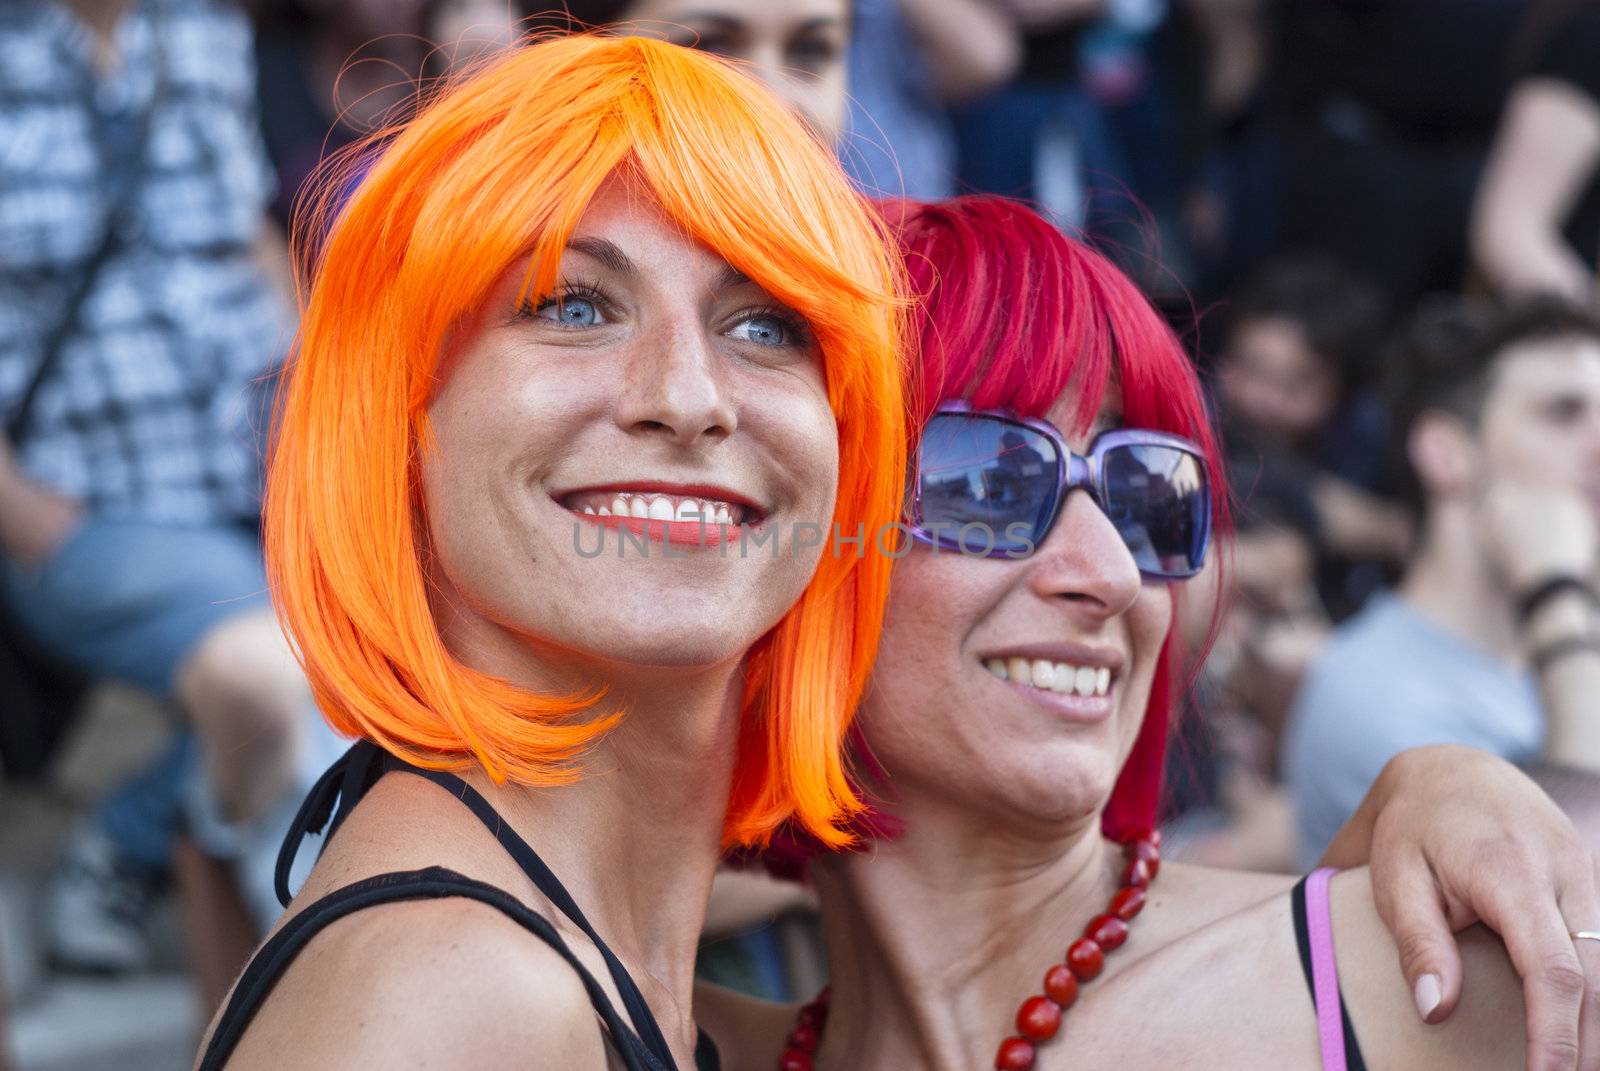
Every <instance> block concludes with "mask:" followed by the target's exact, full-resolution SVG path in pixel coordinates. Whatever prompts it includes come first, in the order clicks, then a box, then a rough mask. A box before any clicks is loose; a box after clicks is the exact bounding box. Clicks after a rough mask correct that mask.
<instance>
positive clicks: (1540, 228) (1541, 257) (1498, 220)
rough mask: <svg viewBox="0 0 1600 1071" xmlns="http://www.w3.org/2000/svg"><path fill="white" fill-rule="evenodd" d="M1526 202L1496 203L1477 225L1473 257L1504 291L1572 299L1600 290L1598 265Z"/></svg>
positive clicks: (1589, 296)
mask: <svg viewBox="0 0 1600 1071" xmlns="http://www.w3.org/2000/svg"><path fill="white" fill-rule="evenodd" d="M1530 207H1532V206H1529V205H1525V204H1508V205H1504V206H1501V205H1491V206H1488V207H1486V209H1485V211H1486V212H1487V213H1488V216H1487V218H1485V219H1483V220H1481V221H1480V222H1478V223H1477V224H1476V225H1475V226H1474V227H1473V228H1472V253H1473V259H1474V260H1475V261H1476V262H1477V264H1478V266H1479V267H1480V268H1481V269H1482V270H1483V272H1484V274H1485V275H1487V276H1488V278H1489V282H1490V284H1491V285H1492V286H1493V287H1494V288H1495V289H1496V290H1497V291H1499V292H1500V293H1503V294H1512V295H1517V294H1538V293H1554V294H1560V295H1561V296H1563V297H1566V298H1569V299H1571V300H1573V301H1579V302H1588V301H1591V300H1593V299H1594V298H1595V296H1596V289H1595V288H1596V285H1597V284H1596V279H1595V273H1594V270H1593V269H1592V268H1591V267H1590V266H1589V265H1587V264H1585V263H1584V261H1583V258H1582V257H1580V256H1579V255H1578V254H1577V251H1576V250H1574V249H1573V248H1572V247H1571V246H1570V245H1568V244H1567V241H1566V238H1565V237H1564V236H1563V235H1562V234H1561V232H1560V230H1559V229H1558V228H1557V227H1556V226H1555V225H1554V223H1553V221H1551V220H1549V219H1547V218H1542V217H1533V218H1530V217H1532V213H1530V211H1529V209H1530Z"/></svg>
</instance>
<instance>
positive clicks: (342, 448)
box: [265, 35, 907, 846]
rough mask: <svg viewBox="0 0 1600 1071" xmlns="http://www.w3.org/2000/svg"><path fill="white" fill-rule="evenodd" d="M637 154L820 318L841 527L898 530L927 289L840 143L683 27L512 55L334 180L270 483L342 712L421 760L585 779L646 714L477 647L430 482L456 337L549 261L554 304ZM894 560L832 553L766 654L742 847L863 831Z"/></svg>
mask: <svg viewBox="0 0 1600 1071" xmlns="http://www.w3.org/2000/svg"><path fill="white" fill-rule="evenodd" d="M373 158H375V159H376V162H375V163H373V164H372V165H371V168H370V170H369V171H367V172H366V173H365V174H364V175H359V163H358V162H359V161H360V160H363V159H373ZM619 167H628V168H631V169H632V170H633V173H634V174H635V175H636V176H637V177H638V178H639V179H640V180H641V181H642V182H643V183H644V184H645V185H646V186H647V187H648V188H649V189H650V190H651V191H652V192H653V194H654V196H655V198H656V200H657V201H658V203H659V205H660V207H661V209H662V211H664V212H665V213H666V214H667V215H668V216H669V217H671V218H672V219H674V220H675V221H676V222H677V223H678V224H679V225H680V226H682V227H684V228H685V230H686V231H687V232H688V233H689V234H690V235H692V236H693V237H694V238H695V239H696V240H698V241H700V242H702V243H703V244H705V245H706V246H707V247H709V248H710V249H713V250H715V251H716V252H717V253H718V254H719V255H721V256H722V257H723V258H724V259H726V260H727V261H728V262H729V263H730V264H732V265H733V266H734V267H735V268H737V269H739V270H740V271H742V272H744V273H745V274H746V275H748V276H749V277H750V278H751V279H753V280H755V281H756V282H757V283H759V284H760V285H761V286H763V287H765V288H766V289H767V290H768V291H769V292H770V293H772V294H773V296H774V297H776V298H777V299H778V300H780V301H782V302H784V303H785V304H787V305H789V306H790V307H792V308H794V309H795V310H796V311H797V312H799V313H800V314H801V315H803V316H804V317H805V318H806V319H807V321H808V322H809V324H810V325H811V327H812V329H813V330H814V331H815V333H816V335H817V338H818V341H819V344H820V348H821V350H822V354H823V362H824V367H825V375H826V380H827V386H828V396H829V400H830V402H831V404H832V406H833V410H834V413H835V415H836V417H837V419H838V434H839V447H840V450H839V453H840V474H839V492H838V498H837V503H836V507H835V514H834V520H835V522H836V523H837V524H838V525H839V528H840V529H841V530H843V531H844V532H846V533H854V532H855V531H856V530H857V526H858V525H862V524H864V525H865V526H866V530H867V532H868V533H873V532H876V531H878V530H879V529H880V528H881V527H882V526H884V525H887V524H889V523H890V522H892V521H895V520H897V519H898V518H899V515H900V510H901V502H902V494H903V482H904V473H905V457H906V434H907V433H906V420H905V411H904V403H903V400H902V370H901V354H902V353H903V348H902V339H903V332H904V324H903V313H904V305H905V302H904V299H903V296H902V295H903V294H904V293H905V289H904V287H903V285H902V284H901V281H900V268H899V260H898V257H897V255H896V254H895V252H894V247H893V246H892V244H890V242H889V240H888V239H887V238H886V236H885V233H884V231H883V229H882V227H881V225H880V224H879V223H878V222H877V221H876V217H875V215H874V214H873V213H872V211H871V209H870V206H869V205H868V204H867V202H866V201H865V200H864V199H863V198H862V197H861V196H859V195H858V194H857V193H856V192H855V191H853V190H852V189H851V187H850V186H849V184H848V182H847V180H846V179H845V177H844V176H843V174H842V173H841V172H840V170H839V168H838V166H837V165H836V164H835V162H834V159H833V155H832V153H831V152H830V151H829V150H828V148H827V147H826V146H824V145H823V144H821V143H820V142H819V141H818V140H817V139H816V138H815V137H814V136H813V135H812V134H811V133H809V132H808V131H807V130H806V129H805V128H804V127H803V125H802V124H801V122H800V121H799V120H797V119H795V118H794V117H793V116H791V115H790V114H789V113H788V112H787V110H786V109H785V108H784V107H783V105H782V104H781V103H779V102H778V101H777V100H776V99H775V98H773V97H772V96H770V95H769V94H768V93H767V91H766V90H765V89H763V88H762V87H761V86H759V85H758V84H757V83H756V82H755V81H754V80H752V79H750V78H748V77H746V76H745V75H743V74H741V73H739V72H738V71H736V70H735V69H733V68H732V67H731V66H730V65H728V64H726V63H724V62H722V61H720V60H716V59H714V58H712V57H709V56H706V55H704V54H702V53H697V52H693V51H690V50H688V49H684V48H680V47H676V46H673V45H668V44H665V43H663V42H660V41H655V40H650V39H645V38H623V37H605V36H597V35H580V36H570V37H562V38H556V39H550V40H543V41H538V42H535V43H533V44H530V45H528V46H526V47H523V48H521V49H519V50H517V51H515V52H512V53H510V54H508V55H506V56H504V57H502V58H499V59H497V60H495V61H493V62H491V63H489V64H487V65H485V66H484V67H482V68H481V69H479V70H478V71H477V72H475V73H473V74H471V75H470V76H467V77H465V78H464V79H462V80H461V81H459V82H458V83H456V84H454V85H452V86H449V87H447V89H446V90H445V92H443V93H442V95H440V96H439V97H438V98H437V99H435V100H434V101H433V102H432V103H431V104H429V105H428V106H427V107H426V108H424V109H423V110H421V111H420V112H419V113H417V115H416V116H415V118H413V119H411V120H410V121H408V122H406V123H404V124H400V125H398V126H396V127H394V128H392V129H390V130H387V131H383V132H381V133H380V134H378V135H377V136H375V137H373V138H371V139H369V140H368V141H367V142H366V144H365V146H364V147H363V149H361V150H358V151H357V152H356V153H354V154H351V155H349V156H347V157H345V158H344V162H343V164H342V165H341V166H340V167H335V168H331V169H329V170H327V171H326V172H324V174H323V175H322V176H321V183H322V187H321V188H322V193H321V202H320V204H321V210H320V211H316V210H313V211H312V212H311V213H309V214H308V215H306V216H304V217H303V219H304V222H305V223H306V226H305V227H304V228H303V229H302V230H301V232H300V233H299V235H298V238H299V239H300V241H298V242H297V245H298V246H300V247H302V248H316V249H317V251H318V255H319V262H318V264H317V265H316V266H315V268H314V270H313V271H312V272H311V273H310V275H311V278H310V280H309V282H308V283H305V284H303V285H302V293H303V301H302V304H303V306H304V307H303V315H302V321H301V329H300V335H299V338H298V344H297V348H296V354H295V357H294V360H293V362H292V364H291V366H290V370H289V373H288V376H287V380H286V383H285V385H284V388H283V390H282V391H281V393H280V398H279V412H278V422H277V439H276V444H275V447H274V450H273V454H272V459H271V467H270V471H269V476H268V490H267V500H266V520H265V524H266V553H267V565H268V570H269V575H270V578H271V583H272V589H273V593H274V596H275V598H276V600H277V604H278V608H279V610H280V612H281V615H282V618H283V621H284V623H285V628H286V629H287V631H288V633H289V635H290V637H291V639H292V640H293V641H294V644H295V646H296V648H297V650H298V652H299V656H300V658H301V660H302V662H303V664H304V666H305V670H306V673H307V676H308V677H309V679H310V682H311V686H312V689H313V691H314V693H315V696H316V699H317V702H318V704H319V706H320V707H321V708H322V710H323V712H324V713H325V715H326V716H327V718H328V720H329V721H330V722H331V723H332V724H333V726H334V727H335V728H336V729H338V730H340V731H341V732H344V733H347V734H351V735H356V736H362V737H366V738H369V739H371V740H374V741H376V742H377V743H379V744H380V745H382V746H383V747H385V748H388V749H390V750H391V751H393V752H394V753H395V754H398V755H401V756H403V757H405V758H406V759H408V760H409V761H411V762H414V763H417V764H418V765H423V766H431V767H435V768H446V769H451V768H461V767H463V766H466V765H468V764H470V763H472V762H477V763H479V764H481V765H482V767H483V768H484V769H485V770H486V771H487V772H488V773H489V775H490V776H491V777H493V778H495V779H496V780H497V781H499V780H504V779H510V780H512V781H514V782H517V783H520V784H526V785H536V786H538V785H559V784H565V783H570V782H572V781H573V780H575V779H577V778H578V777H579V776H581V758H582V756H583V754H584V752H585V749H586V748H587V747H589V746H590V745H591V744H593V743H594V742H595V741H596V740H597V739H598V738H599V737H600V736H601V735H602V734H604V733H605V732H606V731H607V730H608V729H609V728H610V727H611V726H612V725H613V724H615V721H616V719H617V718H618V717H622V716H625V715H611V716H608V717H596V716H594V713H593V710H592V708H593V706H594V704H595V702H596V700H597V695H596V694H591V695H587V696H546V695H538V694H532V693H529V692H526V691H523V690H521V689H518V688H515V687H513V686H512V685H510V684H509V683H507V682H505V681H503V680H499V679H496V678H493V677H490V676H487V675H485V674H482V673H478V672H476V671H473V670H471V669H468V668H467V667H466V666H464V665H462V664H461V663H460V662H458V661H457V660H456V659H455V658H453V657H452V656H451V654H450V653H449V652H448V651H447V650H446V649H445V646H444V644H443V642H442V640H441V638H440V635H439V632H438V630H437V629H436V627H435V625H434V621H433V618H432V615H431V613H430V611H429V604H428V596H427V590H426V580H425V574H424V571H423V565H422V560H421V555H422V553H423V550H424V548H423V547H422V545H421V544H420V542H419V539H418V536H417V531H418V527H417V525H416V524H415V517H416V508H417V503H416V500H415V497H414V488H415V486H416V472H415V463H416V457H417V454H418V451H419V450H421V449H426V448H427V444H428V443H429V441H430V438H429V428H428V421H427V412H426V405H427V402H428V400H429V398H430V396H431V394H432V391H433V389H434V387H435V386H436V383H435V372H436V365H437V361H438V357H439V353H440V350H441V347H442V345H443V343H444V339H445V336H446V332H447V331H448V330H449V329H450V327H451V326H452V325H453V324H455V323H457V322H459V321H461V320H462V319H463V318H464V317H467V316H469V315H470V314H471V313H473V312H474V311H475V310H476V309H477V308H478V306H479V305H481V303H482V302H483V301H484V300H485V299H486V297H487V295H488V294H489V292H490V290H491V288H492V286H493V284H494V283H495V281H496V280H497V279H498V278H499V277H500V276H501V275H502V274H503V273H504V272H505V271H506V269H507V268H508V267H509V266H510V265H511V264H513V263H514V262H515V261H516V260H517V259H518V258H519V257H521V256H525V255H526V254H527V253H528V251H529V250H530V249H532V251H533V254H534V256H533V269H532V276H531V278H530V280H529V283H528V285H529V287H530V293H531V294H532V295H533V296H535V297H539V296H543V295H545V294H547V293H549V292H550V290H551V289H552V288H553V286H554V282H555V274H556V270H557V267H558V262H559V259H560V254H561V251H562V250H563V249H564V247H565V245H566V242H567V238H568V236H569V235H570V233H571V232H572V230H573V227H574V225H575V224H576V223H577V221H578V219H579V217H580V216H581V215H582V214H583V212H584V209H585V207H586V206H587V205H588V203H589V201H590V200H591V198H592V197H593V196H594V195H595V193H596V191H597V190H598V189H599V188H600V186H601V185H602V183H604V181H605V180H606V179H607V178H608V177H609V176H610V175H611V174H613V173H614V172H615V171H616V170H617V169H618V168H619ZM357 175H359V183H358V184H357V185H356V186H355V189H354V193H353V195H352V196H351V197H350V200H349V202H348V203H347V204H346V205H345V206H344V207H342V208H336V206H337V204H338V196H339V192H340V190H341V189H348V188H349V184H350V183H351V182H352V181H353V179H354V176H357ZM329 218H332V220H333V222H332V225H331V228H329V230H328V232H327V235H326V237H325V238H322V239H320V240H317V239H316V236H319V235H321V233H322V224H323V222H324V221H325V220H327V219H329ZM869 538H870V537H869ZM892 564H893V563H892V562H891V561H890V560H888V559H887V558H885V557H884V556H882V555H880V554H878V553H875V552H874V551H873V550H872V549H871V548H870V544H869V549H868V552H867V553H866V554H865V556H864V557H860V558H858V557H857V556H856V554H855V553H854V551H853V549H852V548H848V547H847V548H845V553H844V554H843V555H842V556H841V555H834V554H832V553H825V554H824V556H823V559H822V563H821V565H820V566H819V568H818V570H817V573H816V575H815V577H814V578H813V579H812V582H811V583H810V585H809V586H808V588H807V589H806V591H805V594H804V595H803V597H802V598H801V599H800V602H799V603H798V604H797V605H796V606H795V607H794V608H793V609H791V610H790V611H789V613H788V614H787V615H786V616H785V617H784V618H783V620H782V621H781V622H780V623H779V624H778V625H777V626H776V627H775V628H774V629H773V630H772V631H771V632H770V633H768V634H767V635H766V636H765V637H763V638H762V639H761V640H760V642H759V643H758V644H757V645H756V647H755V649H754V650H753V651H752V652H751V655H750V657H749V659H748V661H747V674H746V685H745V695H744V712H743V713H744V719H743V723H742V724H743V729H742V735H741V740H740V745H739V748H740V753H739V757H738V764H737V768H736V772H735V780H734V789H733V794H732V799H731V800H730V811H729V815H728V819H727V825H726V827H725V839H726V841H727V842H728V843H729V844H730V845H731V844H740V845H758V844H761V843H764V842H765V841H766V839H767V837H768V836H769V835H770V833H771V831H772V830H773V829H774V828H775V827H776V826H777V825H779V824H780V823H781V822H783V821H785V820H786V819H789V818H791V817H792V818H794V819H796V820H798V821H799V822H800V823H802V824H803V825H804V826H805V827H806V828H807V829H808V830H810V831H811V832H812V833H813V834H814V835H816V836H817V837H819V838H820V839H822V840H823V841H824V842H826V843H827V844H829V845H830V846H840V845H843V844H845V843H847V842H848V840H849V836H848V834H846V833H844V832H843V831H842V830H841V825H842V824H843V823H844V822H846V821H847V820H848V819H849V817H850V816H851V815H852V814H854V813H856V812H858V811H859V810H860V808H861V803H860V801H859V800H858V799H857V797H856V795H855V793H854V791H853V789H852V788H851V785H850V781H849V779H848V777H847V775H846V770H845V766H844V757H843V755H844V740H845V734H846V730H847V727H848V725H849V722H850V719H851V717H852V716H853V714H854V710H855V707H856V704H857V702H858V701H859V699H860V697H861V693H862V689H863V688H864V686H865V683H866V680H867V676H868V672H869V670H870V666H871V662H872V656H873V653H874V651H875V649H876V646H877V641H878V635H879V629H880V624H881V618H882V614H883V609H884V604H885V600H886V598H887V593H888V585H889V574H890V569H891V566H892ZM597 691H598V690H597Z"/></svg>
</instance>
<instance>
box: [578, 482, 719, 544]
mask: <svg viewBox="0 0 1600 1071" xmlns="http://www.w3.org/2000/svg"><path fill="white" fill-rule="evenodd" d="M660 493H661V494H666V493H667V492H665V491H663V492H660ZM573 516H574V517H577V518H578V519H579V520H580V521H588V522H589V523H590V524H598V525H600V526H601V527H602V528H626V529H627V530H628V531H630V532H632V533H633V534H634V535H642V536H644V537H645V538H646V539H649V540H651V541H652V542H655V543H671V544H672V545H673V546H678V547H718V546H721V545H722V544H724V543H732V542H734V541H735V540H737V539H738V538H739V537H740V536H742V535H743V534H744V529H743V528H742V527H740V526H738V525H732V524H706V523H705V522H703V521H658V520H653V519H651V518H648V517H618V516H615V515H613V516H610V517H601V516H599V515H597V514H592V513H574V514H573Z"/></svg>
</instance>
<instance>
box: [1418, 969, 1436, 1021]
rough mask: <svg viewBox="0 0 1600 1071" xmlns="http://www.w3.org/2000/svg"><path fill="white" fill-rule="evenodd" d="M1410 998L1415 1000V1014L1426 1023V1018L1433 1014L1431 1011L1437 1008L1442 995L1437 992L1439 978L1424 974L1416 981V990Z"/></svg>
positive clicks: (1434, 975)
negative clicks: (1412, 997)
mask: <svg viewBox="0 0 1600 1071" xmlns="http://www.w3.org/2000/svg"><path fill="white" fill-rule="evenodd" d="M1412 996H1414V997H1416V1000H1417V1014H1418V1015H1420V1016H1422V1018H1423V1021H1424V1022H1426V1021H1427V1018H1428V1016H1430V1015H1432V1014H1433V1009H1435V1008H1437V1007H1438V1006H1439V1001H1440V1000H1441V999H1443V998H1442V995H1441V994H1440V992H1439V976H1438V975H1437V974H1424V975H1423V976H1422V977H1421V978H1418V979H1417V986H1416V989H1415V990H1413V991H1412Z"/></svg>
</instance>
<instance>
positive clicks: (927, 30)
mask: <svg viewBox="0 0 1600 1071" xmlns="http://www.w3.org/2000/svg"><path fill="white" fill-rule="evenodd" d="M900 13H901V15H902V16H903V17H904V18H905V20H906V26H907V27H908V28H909V29H910V30H911V33H912V36H913V37H915V38H916V41H917V44H918V45H920V46H921V47H922V51H923V56H924V58H925V60H926V61H927V65H928V71H929V73H930V74H931V75H932V76H933V90H934V92H935V93H937V94H938V96H939V99H940V100H944V101H960V100H967V99H969V98H972V97H976V96H979V95H980V94H982V93H984V92H985V91H987V90H990V89H993V88H994V87H995V86H998V85H1001V84H1002V83H1004V82H1006V81H1007V80H1008V79H1010V77H1011V76H1012V75H1013V74H1015V73H1016V70H1017V66H1018V64H1020V63H1021V62H1022V42H1021V41H1020V40H1019V39H1018V36H1017V30H1016V26H1015V24H1014V22H1013V20H1012V17H1011V15H1010V14H1009V13H1008V12H1007V11H1005V10H1004V8H1002V7H1001V6H1000V5H997V4H995V3H994V2H993V0H900Z"/></svg>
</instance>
